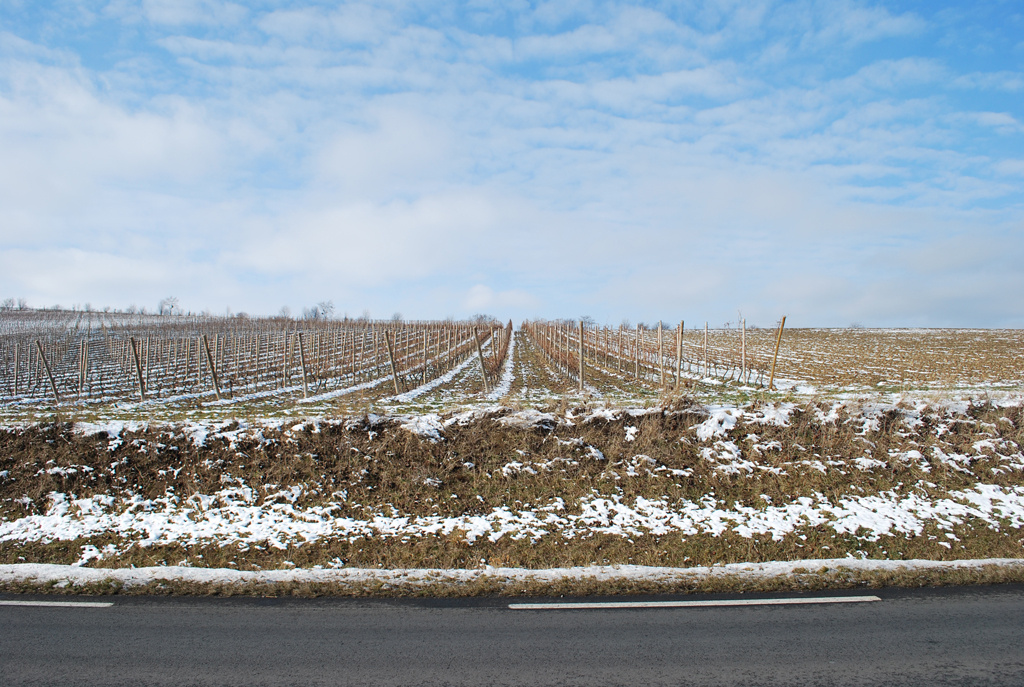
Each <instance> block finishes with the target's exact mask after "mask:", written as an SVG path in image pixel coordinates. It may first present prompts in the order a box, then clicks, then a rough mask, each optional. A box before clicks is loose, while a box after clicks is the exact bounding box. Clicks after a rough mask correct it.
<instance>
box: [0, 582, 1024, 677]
mask: <svg viewBox="0 0 1024 687" xmlns="http://www.w3.org/2000/svg"><path fill="white" fill-rule="evenodd" d="M863 593H876V594H877V595H878V596H880V597H882V600H881V601H878V602H873V603H845V604H834V605H821V606H819V605H801V606H764V607H758V606H752V607H726V608H721V607H709V608H653V609H652V608H648V609H641V610H636V609H614V610H608V609H597V610H545V611H524V610H511V609H509V608H508V603H509V601H510V600H508V599H485V600H469V601H466V600H462V601H440V600H429V601H428V600H419V601H412V600H404V601H367V600H285V599H166V598H131V597H108V598H106V599H96V598H81V599H75V598H69V597H15V596H12V595H5V596H0V599H6V600H12V599H37V600H51V601H52V600H82V601H97V600H103V601H112V602H113V603H114V605H113V606H111V607H109V608H47V607H22V606H3V605H0V684H3V685H321V684H326V685H690V684H693V685H761V684H765V685H847V684H853V685H860V684H871V685H1018V686H1019V685H1024V587H1020V586H1012V587H991V588H986V587H974V588H954V589H939V590H883V591H881V592H863ZM863 593H862V594H863ZM761 596H763V597H770V596H773V595H761ZM784 596H794V595H784ZM644 598H646V599H652V598H672V597H644ZM675 598H691V599H692V598H705V599H712V598H749V597H725V596H719V597H675ZM759 598H761V597H759ZM569 600H570V599H561V600H560V601H569Z"/></svg>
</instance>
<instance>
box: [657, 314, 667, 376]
mask: <svg viewBox="0 0 1024 687" xmlns="http://www.w3.org/2000/svg"><path fill="white" fill-rule="evenodd" d="M658 370H659V371H658V374H659V375H660V376H661V378H660V379H659V380H658V381H660V382H661V388H662V389H664V388H665V343H664V339H663V337H662V330H661V320H658Z"/></svg>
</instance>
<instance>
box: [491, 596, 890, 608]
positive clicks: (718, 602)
mask: <svg viewBox="0 0 1024 687" xmlns="http://www.w3.org/2000/svg"><path fill="white" fill-rule="evenodd" d="M881 600H882V599H881V598H879V597H877V596H821V597H798V598H794V599H708V600H701V601H577V602H571V601H570V602H556V603H514V604H509V605H508V607H509V608H513V609H516V610H525V611H544V610H575V609H581V608H583V609H602V608H693V607H698V608H699V607H707V606H788V605H799V604H850V603H863V602H866V601H881Z"/></svg>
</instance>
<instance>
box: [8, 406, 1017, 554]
mask: <svg viewBox="0 0 1024 687" xmlns="http://www.w3.org/2000/svg"><path fill="white" fill-rule="evenodd" d="M550 410H553V411H558V410H560V409H558V408H551V409H550ZM822 411H823V409H822V408H820V407H818V406H815V405H809V406H807V407H806V408H804V409H802V410H797V411H795V412H794V413H793V414H792V416H791V417H790V422H789V425H788V426H775V425H771V424H748V423H746V422H745V421H741V422H740V424H739V425H737V427H736V428H735V429H733V430H732V432H731V434H730V437H729V438H730V439H731V440H732V441H733V442H735V444H736V446H737V448H738V450H739V451H740V456H741V458H742V459H743V460H745V461H747V462H749V463H750V465H752V466H754V467H752V468H750V471H749V472H748V471H740V472H736V473H734V474H728V473H726V472H723V471H722V470H719V469H717V468H718V467H719V465H718V464H717V463H716V462H714V461H711V460H707V459H706V458H704V457H703V456H702V450H706V449H708V448H709V447H713V446H714V441H715V440H712V441H705V442H700V441H698V439H697V438H696V436H695V432H694V428H695V426H696V425H698V424H699V423H701V422H703V421H704V420H705V419H706V415H705V413H704V411H703V410H702V409H701V408H699V407H698V406H695V405H693V404H692V403H691V402H689V401H688V400H686V399H681V400H679V401H678V402H677V403H676V405H675V406H673V407H670V408H668V409H666V410H664V411H661V412H654V413H650V414H646V415H642V416H639V417H631V416H629V415H622V416H621V417H619V418H618V419H614V420H605V419H595V420H592V421H590V422H581V421H580V420H579V418H580V417H582V416H585V415H586V413H587V412H588V410H587V409H585V408H576V409H575V410H574V412H573V413H572V415H573V416H574V417H576V418H577V420H576V421H575V422H574V423H573V424H571V425H569V424H565V423H563V424H558V425H553V426H552V425H551V424H549V425H544V426H538V427H536V428H533V429H518V428H512V427H505V426H502V425H501V424H499V423H498V422H496V419H498V418H499V417H501V414H499V415H492V416H487V417H482V418H478V419H476V420H474V421H472V422H468V423H466V424H463V425H460V424H458V423H456V424H453V425H451V426H450V427H448V428H447V429H446V430H445V436H444V437H443V440H441V441H437V442H432V441H429V440H427V439H425V438H423V437H421V436H417V435H415V434H412V433H410V432H408V431H406V430H404V429H402V428H401V427H400V426H399V424H398V422H397V421H393V420H371V419H370V418H365V417H364V418H357V419H353V420H349V421H344V422H338V423H333V424H331V423H325V424H321V425H320V426H319V429H318V430H317V429H315V428H314V426H313V425H312V424H309V425H306V428H305V429H304V430H302V431H297V432H293V433H291V432H282V431H279V430H270V429H263V430H262V432H261V434H260V435H258V436H257V435H255V433H254V432H248V433H241V434H239V436H238V437H237V438H236V439H235V443H234V446H233V447H232V446H231V445H230V443H229V441H228V440H227V439H225V438H213V439H211V440H210V441H208V442H207V444H206V445H204V446H196V445H195V444H194V443H193V442H192V441H191V440H189V439H188V438H187V437H186V436H184V435H183V434H182V433H181V432H180V431H178V430H176V429H175V428H173V427H165V428H148V429H145V430H142V431H138V432H127V431H126V432H124V433H123V434H122V435H121V437H120V439H121V442H120V443H119V444H118V442H116V441H115V442H111V440H110V438H109V437H106V436H102V435H100V436H91V437H83V436H81V435H78V434H75V433H74V432H73V431H72V428H71V427H70V426H69V425H57V424H54V425H48V426H41V427H34V428H29V429H24V430H6V431H2V432H0V471H5V472H6V473H7V474H6V476H5V477H3V478H2V479H0V517H2V518H3V519H4V520H7V521H11V520H15V519H17V518H20V517H24V516H26V515H29V514H32V513H35V514H39V513H42V512H44V511H45V509H46V508H47V506H48V503H49V501H48V494H50V493H51V492H60V493H67V494H72V495H74V496H75V497H76V498H83V497H88V496H91V495H93V494H111V495H115V496H119V497H128V495H131V494H137V495H140V496H142V497H144V498H158V497H162V496H164V495H166V494H168V493H172V492H173V493H174V494H176V495H178V496H179V497H181V498H187V497H188V496H190V495H192V494H196V493H199V494H212V493H215V492H216V491H217V490H219V489H221V488H222V487H223V486H224V484H225V482H229V483H230V482H237V481H238V480H241V481H242V482H244V484H246V485H248V486H249V487H252V488H253V489H254V490H255V494H256V497H257V501H256V502H257V503H263V502H267V501H271V500H274V499H281V498H282V497H281V496H280V495H279V494H280V492H281V490H283V489H287V488H289V487H292V486H298V487H300V489H299V493H298V496H297V498H296V500H295V503H294V505H295V507H296V508H311V507H314V506H323V505H325V504H328V503H333V504H337V505H338V508H339V510H338V511H336V515H337V516H340V517H344V516H348V517H352V518H361V517H365V515H366V513H371V512H385V513H388V512H391V509H394V510H395V511H397V512H399V513H402V514H408V515H411V516H419V517H424V516H431V515H439V516H460V515H467V514H486V513H489V512H491V511H492V510H493V509H495V508H502V507H507V508H510V509H513V510H528V509H530V508H534V507H537V506H541V505H544V504H548V503H550V502H551V501H552V500H553V499H555V498H560V499H562V500H563V501H564V502H565V507H566V509H567V510H569V511H572V510H573V509H577V508H579V506H580V503H581V502H582V501H583V500H584V499H586V498H590V497H592V496H593V495H594V494H599V495H606V496H615V497H619V498H621V499H623V501H627V502H632V501H634V500H635V499H637V498H645V499H652V500H653V499H663V500H666V501H667V502H669V503H674V502H680V501H691V502H694V501H699V500H700V499H701V498H703V497H705V496H707V495H713V496H714V498H715V499H717V500H718V502H720V503H722V504H723V506H726V507H731V506H734V505H736V504H741V505H746V506H750V507H755V508H757V507H764V506H765V504H766V503H768V502H769V499H770V503H772V504H775V505H781V504H785V503H790V502H792V501H793V500H794V499H796V498H799V497H801V496H812V495H815V494H822V495H824V496H825V497H827V498H829V499H830V500H832V501H833V502H836V501H838V500H840V499H842V498H843V497H844V496H849V495H868V494H879V493H883V492H886V493H888V492H892V493H895V494H899V495H907V494H911V493H915V494H918V495H920V496H922V497H928V498H939V497H943V496H946V495H948V493H949V492H950V491H953V490H957V489H970V488H971V487H973V486H974V485H976V484H977V483H978V482H979V481H984V482H985V483H987V484H996V485H1001V486H1007V487H1008V486H1017V485H1020V484H1021V483H1022V477H1021V473H1020V470H1019V469H1011V468H1008V467H1007V465H1006V462H1005V460H1004V459H1002V458H1001V457H1000V456H999V455H998V453H997V452H996V451H993V450H990V449H988V448H984V449H982V450H981V451H980V452H979V451H976V450H974V448H973V447H974V444H975V443H976V442H979V441H988V442H991V443H992V444H993V445H995V446H998V447H1002V450H1003V451H1004V452H1014V453H1017V454H1019V453H1020V447H1021V444H1022V440H1024V437H1022V429H1021V428H1022V422H1024V417H1022V412H1021V409H1020V408H997V407H994V406H991V405H987V404H981V405H976V406H973V407H971V409H970V410H969V411H968V412H967V413H966V414H964V415H960V416H952V415H949V414H944V413H932V414H929V413H924V414H923V415H922V416H921V417H920V418H918V417H917V416H916V415H913V414H911V415H908V414H907V413H905V412H904V411H903V410H901V409H898V408H897V409H893V410H892V411H890V412H888V413H886V414H883V415H881V416H880V417H878V418H876V419H877V427H873V426H871V423H870V422H869V421H867V420H866V419H865V418H864V417H863V416H859V415H850V414H848V413H846V412H840V413H839V415H838V417H837V419H835V420H834V421H828V422H826V421H822V419H821V417H820V416H821V412H822ZM505 412H508V411H505ZM564 416H565V414H564V412H562V417H563V418H564ZM628 427H635V428H636V431H635V432H631V434H632V436H633V439H632V441H629V440H627V436H628V435H627V428H628ZM231 429H232V428H230V427H229V428H228V430H227V431H230V430H231ZM755 435H756V436H755ZM112 446H113V450H111V447H112ZM765 447H769V448H765ZM934 448H940V449H941V450H942V451H944V452H945V453H947V454H953V453H959V454H969V455H971V456H973V458H972V459H971V462H970V466H969V470H967V471H966V472H963V471H959V470H956V469H952V468H951V467H950V466H949V465H948V464H945V463H942V462H941V461H938V460H936V459H935V458H934V452H933V450H932V449H934ZM593 449H596V450H598V451H600V452H601V454H603V456H604V460H595V459H594V457H593V454H592V450H593ZM912 450H915V451H919V452H920V453H921V454H922V456H924V458H923V459H922V460H920V461H909V462H908V461H906V460H903V459H901V458H900V457H899V456H901V455H903V454H905V453H906V452H908V451H912ZM637 456H645V457H646V459H645V460H643V461H640V462H639V463H637V462H636V460H635V458H636V457H637ZM863 457H870V458H872V459H875V460H879V461H881V462H882V463H883V464H884V466H882V467H875V468H872V469H870V470H864V469H856V468H855V467H853V464H852V461H854V460H855V459H858V458H863ZM510 463H519V464H521V465H525V466H528V467H531V470H532V471H533V473H532V474H531V472H530V471H523V470H519V471H509V470H505V468H506V467H507V466H508V465H509V464H510ZM542 466H547V468H543V467H542ZM630 466H633V469H632V470H631V468H630ZM659 468H665V469H664V470H659ZM671 470H678V471H683V473H685V474H676V475H671V474H670V471H671ZM773 470H774V471H775V472H773ZM776 473H778V474H776ZM929 485H930V486H929ZM275 494H277V496H275ZM342 494H343V496H342ZM24 497H28V499H30V500H29V501H19V499H23V498H24ZM765 497H767V499H766V498H765ZM945 531H947V530H944V531H942V532H940V531H939V530H938V529H937V528H935V527H927V528H925V530H924V531H923V532H922V533H921V534H920V535H918V536H908V537H904V536H883V537H880V538H878V539H877V540H876V541H870V540H869V539H867V538H865V537H862V536H855V535H853V534H847V535H837V534H836V533H835V532H834V531H833V530H831V529H827V528H823V527H819V528H813V527H808V528H805V529H802V530H799V531H796V532H792V533H789V534H787V535H786V536H785V537H783V538H782V539H781V540H774V539H772V538H771V537H770V536H768V535H755V536H752V537H743V536H740V535H739V534H737V533H736V532H734V531H731V530H726V531H725V532H724V533H722V534H721V535H719V536H714V535H712V534H710V533H701V534H696V535H688V536H681V535H680V534H678V533H674V534H670V535H664V536H655V535H651V534H647V535H641V536H620V535H617V534H601V533H591V534H589V535H587V536H577V537H574V538H571V539H567V538H563V537H561V536H559V535H554V534H552V535H549V536H544V537H541V538H540V539H538V540H535V541H534V540H531V539H529V538H525V539H520V540H514V539H511V538H510V537H503V538H501V539H499V540H498V541H495V542H492V541H489V540H488V539H486V538H481V539H477V540H476V541H475V542H472V543H469V542H467V540H466V538H465V537H464V536H463V533H461V532H459V531H456V532H453V533H452V534H451V535H448V536H425V537H422V538H410V539H408V540H407V541H403V540H401V539H398V538H379V537H375V538H369V537H362V538H358V539H355V540H352V541H349V540H346V539H328V540H318V541H314V542H309V543H302V544H299V543H297V542H290V543H288V544H287V546H286V547H285V548H283V549H282V548H275V547H274V546H272V545H270V544H269V543H266V542H264V543H262V544H255V545H251V546H244V547H239V546H238V545H230V546H225V545H222V544H223V543H222V542H217V541H209V542H206V543H203V544H201V545H192V546H182V545H170V546H145V547H143V546H139V545H134V546H130V545H126V543H125V542H122V541H120V540H119V539H118V538H117V537H115V536H114V535H111V534H107V535H103V536H100V537H91V538H88V539H79V540H75V541H53V542H48V543H42V542H24V543H22V542H14V541H7V542H3V543H0V562H3V563H19V562H41V563H42V562H46V563H65V564H67V563H72V562H75V561H77V560H78V559H79V557H80V555H81V551H82V547H83V546H85V545H94V546H96V547H98V548H103V547H104V546H105V545H107V544H114V545H117V546H118V547H119V549H120V553H118V554H117V555H109V556H107V557H105V558H104V559H103V560H101V561H94V562H92V563H90V565H91V566H96V567H100V566H102V567H122V566H129V565H135V566H152V565H163V564H167V565H179V564H182V563H184V564H190V565H195V566H202V567H234V568H236V569H242V570H258V569H281V568H286V567H289V565H292V564H293V565H294V566H297V567H312V566H314V565H330V564H334V565H340V564H344V565H346V566H355V567H370V568H373V567H382V568H424V567H433V568H477V567H480V566H481V565H483V562H484V561H486V564H488V565H492V566H496V567H522V568H534V569H537V568H548V567H567V566H575V565H591V564H599V565H617V564H637V565H658V566H672V567H690V566H697V565H714V564H721V563H737V562H760V561H773V560H802V559H815V558H836V557H842V556H844V555H846V554H848V553H849V554H853V555H855V556H857V557H869V558H879V559H892V560H900V559H912V558H920V559H932V560H957V559H970V558H992V557H1005V558H1017V557H1021V556H1022V555H1024V544H1022V541H1024V537H1022V534H1021V532H1020V531H1019V530H1017V529H1015V528H1013V527H1010V526H1003V527H1000V528H999V529H998V531H997V530H996V529H994V528H993V527H991V526H990V525H989V524H988V523H984V522H976V521H971V520H967V521H965V522H964V523H963V524H961V525H959V526H957V527H956V528H954V529H953V530H951V533H952V534H953V535H955V536H956V537H957V539H958V540H959V541H956V542H955V543H954V544H952V545H950V542H949V541H948V540H947V538H946V537H945V536H941V535H944V533H945ZM944 543H945V544H947V545H949V548H947V546H943V544H944ZM127 544H130V542H127ZM286 562H289V563H286Z"/></svg>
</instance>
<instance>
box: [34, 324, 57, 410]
mask: <svg viewBox="0 0 1024 687" xmlns="http://www.w3.org/2000/svg"><path fill="white" fill-rule="evenodd" d="M36 349H37V350H38V351H39V359H40V360H42V361H43V367H45V368H46V376H47V377H49V378H50V390H51V391H53V397H54V398H55V399H57V403H60V394H59V393H57V383H56V382H54V381H53V372H52V371H51V370H50V361H48V360H47V359H46V354H45V353H43V344H41V343H40V342H39V339H36Z"/></svg>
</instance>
